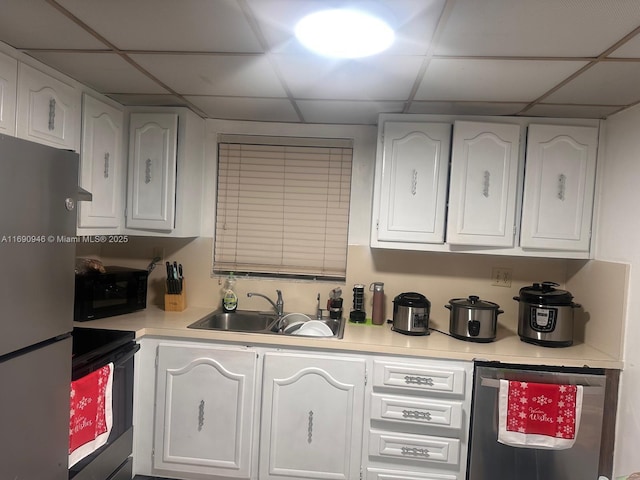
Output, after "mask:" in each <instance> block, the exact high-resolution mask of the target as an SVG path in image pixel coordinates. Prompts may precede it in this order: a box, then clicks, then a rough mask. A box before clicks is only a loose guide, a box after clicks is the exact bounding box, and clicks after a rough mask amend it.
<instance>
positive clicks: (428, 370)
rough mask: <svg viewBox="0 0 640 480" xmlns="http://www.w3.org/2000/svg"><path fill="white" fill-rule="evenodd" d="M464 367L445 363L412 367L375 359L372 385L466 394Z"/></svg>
mask: <svg viewBox="0 0 640 480" xmlns="http://www.w3.org/2000/svg"><path fill="white" fill-rule="evenodd" d="M465 375H466V372H465V370H464V368H462V367H459V366H456V365H448V364H445V363H438V364H433V365H431V364H429V365H426V364H417V363H416V364H411V363H394V362H389V361H386V360H375V361H374V366H373V386H374V388H375V387H394V388H402V389H403V390H406V391H413V392H438V393H445V394H453V395H461V396H462V395H464V386H465Z"/></svg>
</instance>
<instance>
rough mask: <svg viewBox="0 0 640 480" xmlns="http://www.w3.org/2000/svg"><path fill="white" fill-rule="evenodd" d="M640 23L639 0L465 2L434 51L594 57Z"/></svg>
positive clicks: (458, 5) (459, 5)
mask: <svg viewBox="0 0 640 480" xmlns="http://www.w3.org/2000/svg"><path fill="white" fill-rule="evenodd" d="M639 23H640V2H637V1H635V0H579V1H576V0H535V1H514V0H462V1H458V2H455V3H454V7H453V11H452V13H451V16H450V17H449V19H448V20H447V28H446V29H445V30H444V32H443V35H442V36H441V38H440V39H439V42H438V46H437V47H436V50H435V53H436V55H491V56H496V55H498V56H544V57H547V56H548V57H568V56H571V57H580V56H583V57H591V56H597V55H599V54H600V53H602V52H604V51H605V50H606V49H607V48H609V47H610V46H611V45H613V44H614V43H615V42H616V41H617V40H619V39H620V38H622V37H623V36H624V35H626V34H627V33H629V32H631V31H632V30H633V29H634V28H635V27H637V26H638V24H639Z"/></svg>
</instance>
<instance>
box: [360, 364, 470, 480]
mask: <svg viewBox="0 0 640 480" xmlns="http://www.w3.org/2000/svg"><path fill="white" fill-rule="evenodd" d="M472 377H473V364H472V363H471V362H457V361H444V360H431V359H425V360H420V359H404V358H395V357H394V358H392V357H377V358H374V360H373V375H372V379H373V381H372V384H371V386H370V387H369V388H368V390H367V393H368V397H369V409H368V418H367V423H368V425H367V427H368V435H367V436H366V437H365V439H364V441H365V443H367V447H366V450H365V452H366V453H365V455H364V456H363V463H364V465H365V467H366V470H365V471H366V478H367V479H368V480H372V479H374V480H464V479H465V478H466V467H467V448H468V438H469V415H470V411H471V404H470V403H471V402H470V397H471V382H472V380H473V378H472Z"/></svg>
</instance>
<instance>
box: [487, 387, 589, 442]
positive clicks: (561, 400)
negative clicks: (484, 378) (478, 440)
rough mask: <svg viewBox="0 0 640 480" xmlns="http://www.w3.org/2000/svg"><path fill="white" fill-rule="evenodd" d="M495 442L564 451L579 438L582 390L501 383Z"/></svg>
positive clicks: (580, 388) (577, 388)
mask: <svg viewBox="0 0 640 480" xmlns="http://www.w3.org/2000/svg"><path fill="white" fill-rule="evenodd" d="M499 404H500V405H499V415H498V417H499V425H498V442H500V443H504V444H505V445H511V446H514V447H526V448H542V449H548V450H563V449H566V448H571V447H572V446H573V444H574V443H575V441H576V436H577V435H578V427H579V425H580V414H581V412H582V387H581V386H579V385H578V386H576V385H555V384H548V383H531V382H518V381H510V380H500V394H499Z"/></svg>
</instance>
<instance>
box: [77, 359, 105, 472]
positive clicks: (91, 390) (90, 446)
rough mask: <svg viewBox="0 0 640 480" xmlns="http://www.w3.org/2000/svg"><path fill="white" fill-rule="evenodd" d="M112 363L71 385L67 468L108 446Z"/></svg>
mask: <svg viewBox="0 0 640 480" xmlns="http://www.w3.org/2000/svg"><path fill="white" fill-rule="evenodd" d="M112 387H113V363H110V364H108V365H105V366H104V367H102V368H100V369H99V370H96V371H94V372H91V373H90V374H89V375H86V376H84V377H82V378H80V379H79V380H76V381H73V382H71V415H70V419H69V467H72V466H73V465H75V464H76V463H78V462H79V461H80V460H82V459H83V458H84V457H86V456H87V455H90V454H91V453H93V452H95V451H96V450H97V449H98V448H100V447H101V446H102V445H104V444H105V443H107V439H108V438H109V434H110V433H111V426H112V425H113V412H112V399H111V394H112Z"/></svg>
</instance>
